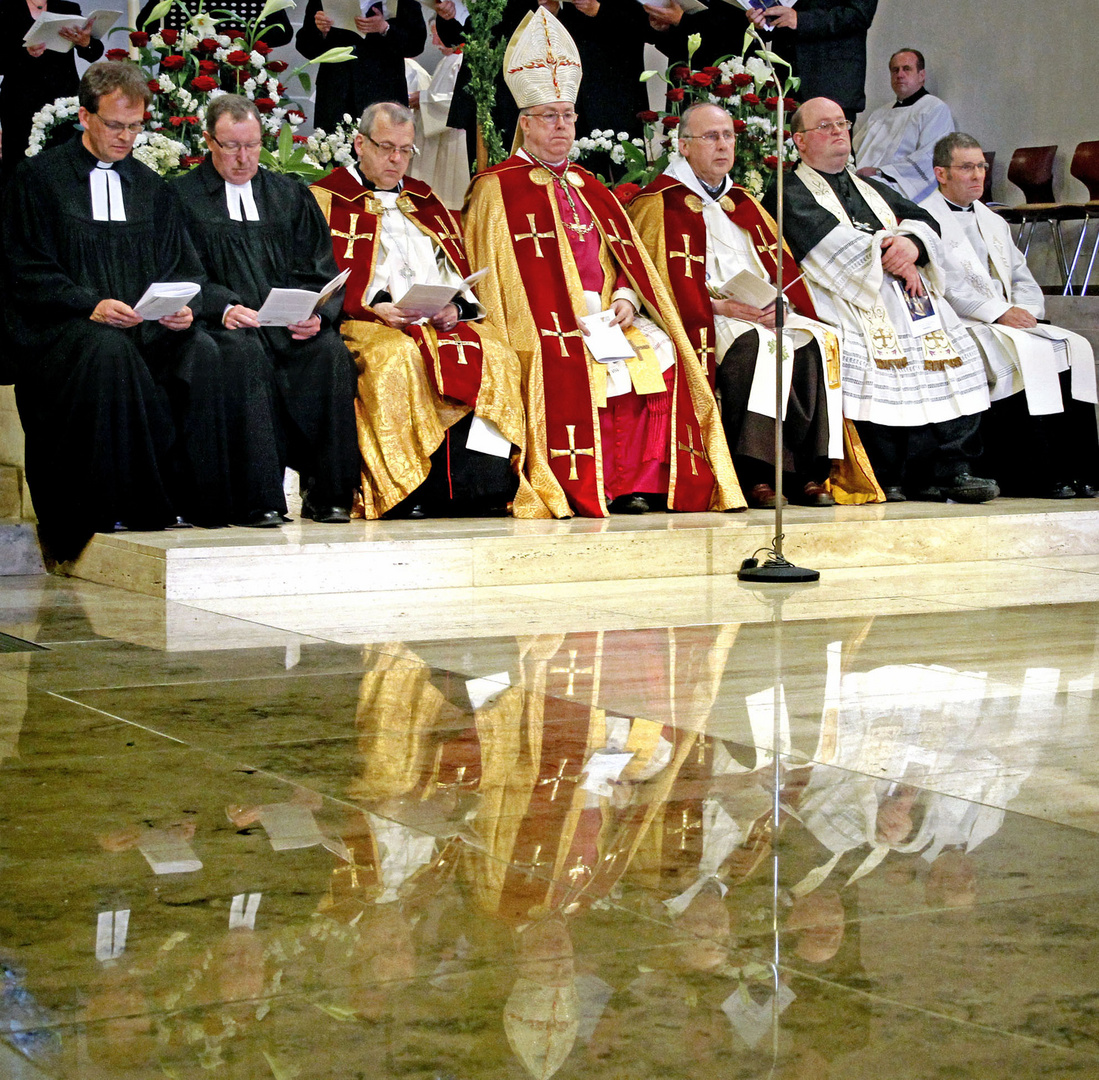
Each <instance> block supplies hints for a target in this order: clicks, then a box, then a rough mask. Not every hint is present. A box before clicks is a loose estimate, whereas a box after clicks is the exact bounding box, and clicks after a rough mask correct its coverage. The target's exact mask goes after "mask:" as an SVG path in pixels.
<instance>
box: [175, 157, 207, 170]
mask: <svg viewBox="0 0 1099 1080" xmlns="http://www.w3.org/2000/svg"><path fill="white" fill-rule="evenodd" d="M205 157H206V155H205V154H190V155H188V156H187V157H185V158H183V159H182V160H181V162H180V164H182V165H186V166H187V168H188V169H190V168H191V167H192V166H194V165H201V164H202V160H203V158H205Z"/></svg>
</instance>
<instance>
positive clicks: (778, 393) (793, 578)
mask: <svg viewBox="0 0 1099 1080" xmlns="http://www.w3.org/2000/svg"><path fill="white" fill-rule="evenodd" d="M748 33H749V34H750V35H751V36H752V37H754V38H755V39H756V41H758V42H759V44H760V47H761V48H762V50H763V53H762V59H763V62H764V63H765V64H766V65H767V67H768V68H769V69H770V71H771V78H772V79H773V80H774V82H775V89H776V90H777V91H778V108H777V109H776V110H775V124H776V126H777V128H778V131H777V132H776V135H775V138H776V140H777V142H776V146H775V153H776V156H777V158H778V168H777V169H776V170H775V172H776V178H775V194H776V196H777V210H776V212H775V231H776V233H777V234H778V235H777V236H776V237H775V244H776V250H775V264H776V266H777V272H776V275H775V286H776V288H777V289H778V296H777V298H776V300H775V358H776V359H775V536H774V539H773V540H772V541H771V547H770V548H769V549H768V548H761V549H760V550H763V551H767V552H768V554H767V559H766V561H765V562H764V563H763V565H762V566H760V565H759V561H758V560H757V559H756V557H755V556H752V557H751V558H749V559H745V560H744V562H743V563H741V565H740V569H739V570H738V571H737V575H736V576H737V578H738V579H739V580H740V581H749V582H762V583H766V584H775V583H778V584H783V583H797V582H806V581H818V580H819V579H820V571H819V570H809V569H807V568H805V567H801V566H795V565H794V564H793V563H791V562H787V561H786V559H785V557H784V556H783V554H782V539H783V533H782V504H783V502H785V500H784V499H783V497H782V412H783V409H782V407H783V405H784V404H785V401H784V395H783V392H782V390H783V379H782V369H783V365H784V363H785V350H784V348H783V346H784V344H785V340H786V339H785V336H784V330H785V326H786V298H785V296H783V294H782V264H783V250H782V224H783V206H782V191H783V183H782V182H783V173H784V172H785V169H784V167H783V162H784V158H785V155H784V153H783V149H784V143H785V138H784V136H785V130H786V122H785V121H786V99H785V97H784V95H783V92H782V86H781V85H780V84H779V80H778V75H776V74H775V68H774V65H773V64H772V63H771V61H770V59H769V57H768V56H767V51H768V50H767V46H766V45H765V44H764V41H763V39H762V38H761V37H760V36H759V31H758V30H756V28H755V27H754V26H752V25H749V28H748ZM790 362H791V363H793V355H792V353H791V357H790ZM756 554H757V555H758V554H759V552H758V551H757V552H756Z"/></svg>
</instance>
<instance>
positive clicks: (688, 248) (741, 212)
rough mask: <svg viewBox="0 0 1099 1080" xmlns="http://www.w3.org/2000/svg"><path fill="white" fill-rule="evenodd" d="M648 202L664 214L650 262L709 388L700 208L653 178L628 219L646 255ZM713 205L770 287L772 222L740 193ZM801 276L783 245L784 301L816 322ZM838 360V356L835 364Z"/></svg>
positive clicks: (708, 306) (709, 309)
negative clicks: (740, 233)
mask: <svg viewBox="0 0 1099 1080" xmlns="http://www.w3.org/2000/svg"><path fill="white" fill-rule="evenodd" d="M651 197H657V198H658V199H659V203H660V205H661V206H662V209H663V234H662V235H663V241H664V244H663V248H662V251H663V255H664V257H663V258H660V257H659V256H658V255H654V261H655V262H656V267H657V270H658V271H659V272H660V274H661V276H662V277H663V278H664V280H665V281H666V282H667V284H668V287H669V288H670V289H671V292H672V295H673V296H674V297H675V298H676V302H677V303H678V305H679V314H680V315H681V316H682V318H683V324H684V327H685V328H686V330H687V336H688V337H689V338H690V339H691V344H692V345H693V346H694V350H695V354H696V355H697V357H698V361H699V363H700V364H702V365H703V366H704V367H705V369H706V378H707V379H708V380H709V383H710V386H711V387H713V385H714V378H715V375H716V372H717V365H718V363H720V360H721V358H720V357H718V356H716V355H715V349H714V346H715V344H716V340H717V338H716V334H715V331H714V308H713V302H712V300H711V299H710V294H709V291H708V289H707V288H706V219H705V218H704V217H703V214H702V206H703V203H702V200H701V199H700V198H699V197H698V196H697V195H696V194H695V193H694V192H693V191H691V189H690V188H688V187H687V186H686V185H685V184H683V183H681V182H680V181H679V180H676V179H675V178H674V177H671V176H666V175H662V176H658V177H657V178H656V179H655V180H654V181H653V182H652V183H651V184H649V186H648V187H646V188H645V189H644V191H642V192H641V193H640V194H639V195H638V196H636V197H635V198H634V200H633V202H632V203H631V204H630V217H631V218H632V219H633V222H634V224H635V226H636V227H637V229H638V232H640V233H641V234H642V235H643V236H644V237H645V239H646V241H649V249H650V253H653V252H654V251H655V246H654V245H653V244H652V243H651V239H652V238H651V237H650V235H649V230H648V228H647V226H648V225H649V213H650V212H651V210H652V208H653V202H652V201H651ZM718 204H719V205H720V207H721V209H722V210H724V211H725V213H726V215H727V216H728V218H729V220H730V221H731V222H733V224H734V225H738V226H740V228H741V229H743V230H744V232H745V233H746V234H747V236H748V239H749V241H750V242H751V244H752V246H753V247H754V248H755V251H756V254H757V255H758V256H759V259H760V262H761V263H762V264H763V268H764V270H766V271H767V276H768V278H769V279H770V280H771V283H772V284H775V283H776V282H777V279H778V260H777V259H776V255H777V253H778V244H777V243H775V232H776V226H775V222H774V219H773V218H772V217H771V215H770V214H768V213H767V211H766V210H764V209H763V207H762V206H760V205H759V203H758V202H757V201H756V200H755V199H754V198H753V197H752V196H751V195H750V194H748V192H747V191H745V190H744V189H743V188H741V187H732V188H730V189H729V191H728V192H726V193H725V194H724V195H722V196H721V198H720V199H719V200H718ZM800 273H801V271H800V270H799V269H798V265H797V263H796V262H795V261H794V256H793V255H792V254H791V252H790V249H789V248H788V247H787V246H786V245H785V244H783V247H782V280H783V281H784V282H791V281H793V282H794V284H793V285H792V286H791V287H790V288H789V290H787V291H786V297H787V299H788V300H789V301H790V304H791V305H792V306H793V308H794V310H795V311H797V312H798V314H799V315H804V316H805V317H806V318H809V319H815V318H816V317H817V314H816V310H815V309H814V307H813V300H812V298H811V297H810V295H809V290H808V289H807V288H806V287H805V280H804V279H802V280H801V281H795V279H796V278H797V277H798V276H799V275H800ZM838 360H839V357H838V355H837V357H836V361H837V364H838ZM837 376H838V367H837Z"/></svg>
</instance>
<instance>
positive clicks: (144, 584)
mask: <svg viewBox="0 0 1099 1080" xmlns="http://www.w3.org/2000/svg"><path fill="white" fill-rule="evenodd" d="M1020 505H1021V504H1018V503H1016V504H1015V506H1016V507H1018V506H1020ZM857 511H862V512H861V513H859V512H857ZM825 514H827V515H828V517H827V518H824V516H823V515H825ZM379 524H389V523H379ZM392 524H394V525H399V526H401V527H400V528H395V529H392V530H388V531H387V532H384V533H383V532H382V530H380V529H379V530H376V532H377V534H378V539H377V540H376V541H371V540H364V539H363V525H362V523H358V524H353V525H350V526H317V525H312V524H307V525H304V526H287V527H286V529H285V531H282V530H280V531H279V532H275V531H273V530H272V534H266V533H265V534H260V535H257V534H255V533H250V532H246V531H245V530H232V531H229V530H226V531H220V532H218V533H216V534H212V535H213V538H214V540H215V543H208V542H206V540H205V538H204V536H203V535H202V534H198V533H196V532H188V533H150V534H141V533H122V534H113V535H98V536H96V537H95V538H94V539H93V541H92V542H91V543H90V544H89V545H88V547H87V549H86V550H85V552H84V554H83V555H82V556H81V557H80V559H79V560H78V561H77V562H76V563H74V564H71V565H69V566H68V567H67V572H68V573H70V574H71V575H72V576H74V577H77V578H81V579H83V580H87V581H92V582H97V583H99V584H104V585H111V586H115V587H117V588H121V589H125V590H128V591H131V592H137V593H142V594H144V595H147V596H154V597H159V598H163V599H167V600H204V599H215V598H242V597H258V596H301V595H310V594H337V593H338V594H348V593H359V592H362V593H367V592H369V593H379V592H397V591H402V590H411V589H438V588H474V587H483V586H498V585H519V584H554V583H559V582H570V583H575V582H585V581H593V582H597V581H616V580H626V579H630V578H634V577H638V576H645V577H650V578H656V577H697V576H712V575H725V574H733V573H735V572H736V570H737V569H738V568H739V566H740V563H741V561H742V560H743V559H745V558H747V557H749V556H751V555H752V554H753V553H754V552H755V551H756V550H757V549H759V548H765V547H768V546H769V545H770V543H771V541H772V538H773V531H774V519H773V517H772V516H771V515H770V514H767V513H764V512H762V511H755V512H750V513H748V514H738V515H716V514H709V515H684V516H683V517H676V516H675V515H659V514H658V515H651V516H647V517H645V518H633V519H629V520H628V521H626V522H622V523H621V524H620V523H619V522H618V521H616V520H615V519H611V520H610V521H608V522H592V521H591V520H590V519H575V520H573V521H554V522H544V523H533V522H513V521H507V520H501V521H499V522H497V523H495V524H494V525H493V526H491V527H490V526H486V524H485V523H484V522H482V521H477V520H472V521H463V520H453V521H447V522H442V521H435V522H431V523H430V528H431V530H432V533H431V535H429V536H424V537H419V536H418V535H417V533H416V530H415V528H414V527H412V526H410V525H408V524H407V523H396V522H395V523H392ZM414 524H419V525H424V526H427V525H428V523H414ZM532 525H542V526H544V527H543V528H541V529H538V528H530V526H532ZM783 528H784V537H785V539H784V543H783V550H784V554H785V556H786V557H787V558H788V559H789V560H790V561H792V562H803V563H805V564H807V565H812V566H814V567H815V568H817V569H841V568H851V567H871V566H898V565H899V566H904V565H920V564H937V563H950V562H972V561H985V560H998V559H1014V558H1036V557H1054V556H1066V555H1091V554H1099V504H1091V505H1090V506H1089V509H1087V510H1068V509H1065V508H1057V509H1052V510H1036V509H1034V504H1033V503H1031V504H1027V508H1026V510H1025V512H1018V511H1016V510H1015V509H1013V507H1012V504H1011V503H1009V502H1007V501H1005V503H1004V504H1003V509H1002V511H1000V512H994V511H993V510H992V509H991V508H990V507H988V506H985V507H961V506H953V505H951V506H944V507H938V508H933V507H929V506H928V505H927V504H922V506H918V507H917V508H915V509H911V510H908V511H904V510H901V509H894V508H892V507H889V508H882V507H864V508H839V509H837V510H835V511H801V512H800V514H799V513H797V512H790V513H788V514H787V515H786V516H785V518H784V524H783ZM383 537H384V538H383Z"/></svg>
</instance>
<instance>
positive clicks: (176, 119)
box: [168, 116, 183, 127]
mask: <svg viewBox="0 0 1099 1080" xmlns="http://www.w3.org/2000/svg"><path fill="white" fill-rule="evenodd" d="M168 123H169V124H171V125H172V127H182V126H183V117H182V116H169V117H168Z"/></svg>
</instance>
